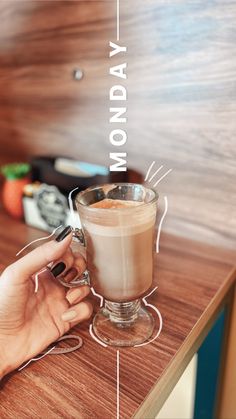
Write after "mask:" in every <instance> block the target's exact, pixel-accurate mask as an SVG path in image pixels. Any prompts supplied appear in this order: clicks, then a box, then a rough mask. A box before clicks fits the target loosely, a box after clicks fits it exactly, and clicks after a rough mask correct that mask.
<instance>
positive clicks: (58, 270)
mask: <svg viewBox="0 0 236 419" xmlns="http://www.w3.org/2000/svg"><path fill="white" fill-rule="evenodd" d="M65 268H66V265H65V264H64V262H59V263H57V265H55V266H54V268H52V270H51V272H52V274H53V275H54V276H55V277H56V276H58V275H60V274H61V273H62V272H63V271H64V270H65Z"/></svg>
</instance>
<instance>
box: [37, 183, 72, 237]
mask: <svg viewBox="0 0 236 419" xmlns="http://www.w3.org/2000/svg"><path fill="white" fill-rule="evenodd" d="M34 199H35V200H36V205H37V208H38V210H39V213H40V216H41V218H42V219H43V220H44V221H45V222H46V223H47V225H48V227H50V229H52V228H56V227H59V226H61V225H62V226H64V225H65V219H66V211H67V209H68V204H67V200H66V198H65V197H64V195H62V194H61V192H60V191H59V190H58V188H57V187H56V186H50V185H46V184H42V185H41V186H40V188H39V190H38V191H37V193H36V194H35V196H34Z"/></svg>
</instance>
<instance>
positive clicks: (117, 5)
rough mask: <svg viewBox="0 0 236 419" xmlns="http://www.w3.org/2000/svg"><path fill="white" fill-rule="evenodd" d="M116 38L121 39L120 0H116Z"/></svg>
mask: <svg viewBox="0 0 236 419" xmlns="http://www.w3.org/2000/svg"><path fill="white" fill-rule="evenodd" d="M116 39H117V41H119V40H120V0H116Z"/></svg>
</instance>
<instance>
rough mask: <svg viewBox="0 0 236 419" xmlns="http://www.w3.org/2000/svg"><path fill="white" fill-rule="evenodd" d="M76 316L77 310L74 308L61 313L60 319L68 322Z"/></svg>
mask: <svg viewBox="0 0 236 419" xmlns="http://www.w3.org/2000/svg"><path fill="white" fill-rule="evenodd" d="M76 316H77V312H76V311H75V310H70V311H66V312H65V313H63V314H62V316H61V319H62V320H63V321H64V322H69V321H70V320H73V319H75V318H76Z"/></svg>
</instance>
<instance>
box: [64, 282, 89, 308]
mask: <svg viewBox="0 0 236 419" xmlns="http://www.w3.org/2000/svg"><path fill="white" fill-rule="evenodd" d="M89 293H90V288H89V287H88V285H83V286H82V287H78V288H72V289H70V290H69V291H68V292H67V294H66V299H67V301H69V303H70V304H76V303H78V302H79V301H81V300H83V299H84V298H85V297H87V295H89Z"/></svg>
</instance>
